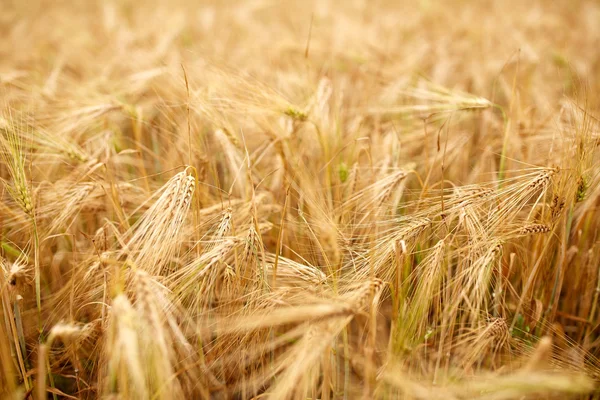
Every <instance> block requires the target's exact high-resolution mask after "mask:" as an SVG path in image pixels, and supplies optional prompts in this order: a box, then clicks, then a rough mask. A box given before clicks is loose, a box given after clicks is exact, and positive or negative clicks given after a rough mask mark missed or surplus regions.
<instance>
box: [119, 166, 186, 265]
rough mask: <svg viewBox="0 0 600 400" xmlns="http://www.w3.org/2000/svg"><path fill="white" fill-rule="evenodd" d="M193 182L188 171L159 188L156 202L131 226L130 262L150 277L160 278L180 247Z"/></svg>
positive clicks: (128, 245)
mask: <svg viewBox="0 0 600 400" xmlns="http://www.w3.org/2000/svg"><path fill="white" fill-rule="evenodd" d="M194 187H195V179H194V177H193V176H192V175H188V170H187V169H186V170H185V171H183V172H180V173H178V174H177V175H175V176H174V177H173V178H171V179H170V180H169V181H168V182H167V183H166V184H165V185H164V186H163V188H162V189H161V191H162V194H161V196H160V197H159V199H158V200H157V201H156V202H155V203H154V204H153V205H152V207H150V209H148V211H146V212H145V213H144V215H143V216H142V217H141V218H140V220H139V221H138V222H137V223H136V225H134V226H133V227H132V231H133V235H132V236H131V239H130V240H129V242H128V243H127V250H128V251H129V252H130V261H131V262H133V264H134V265H136V266H138V267H140V268H143V269H145V270H146V271H147V272H148V273H150V274H151V275H160V274H161V273H162V272H163V270H164V269H165V267H166V266H167V265H168V263H169V262H170V261H171V259H172V256H173V255H174V254H175V253H176V252H177V251H178V249H179V246H180V244H181V234H182V227H183V222H184V220H185V217H186V216H187V212H188V210H189V208H190V206H191V200H192V196H193V194H194Z"/></svg>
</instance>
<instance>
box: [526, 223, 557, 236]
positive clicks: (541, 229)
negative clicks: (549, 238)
mask: <svg viewBox="0 0 600 400" xmlns="http://www.w3.org/2000/svg"><path fill="white" fill-rule="evenodd" d="M546 232H550V227H549V226H548V225H543V224H532V225H526V226H524V227H522V228H521V229H520V230H519V234H521V235H530V234H537V233H546Z"/></svg>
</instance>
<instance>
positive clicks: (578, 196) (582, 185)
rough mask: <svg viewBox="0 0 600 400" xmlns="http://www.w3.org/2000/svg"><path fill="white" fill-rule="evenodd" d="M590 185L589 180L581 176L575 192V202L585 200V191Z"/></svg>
mask: <svg viewBox="0 0 600 400" xmlns="http://www.w3.org/2000/svg"><path fill="white" fill-rule="evenodd" d="M588 187H589V184H588V182H587V180H586V179H585V178H584V177H583V176H580V177H579V179H578V180H577V193H575V202H577V203H579V202H580V201H583V200H585V193H586V191H587V189H588Z"/></svg>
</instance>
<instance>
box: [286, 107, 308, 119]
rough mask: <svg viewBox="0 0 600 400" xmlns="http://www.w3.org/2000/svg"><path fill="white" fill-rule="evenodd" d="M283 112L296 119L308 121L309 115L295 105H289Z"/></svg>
mask: <svg viewBox="0 0 600 400" xmlns="http://www.w3.org/2000/svg"><path fill="white" fill-rule="evenodd" d="M283 113H284V114H285V115H287V116H288V117H290V118H292V119H294V120H296V121H306V120H307V119H308V115H307V114H306V113H305V112H304V111H300V110H299V109H297V108H295V107H289V108H287V109H286V110H285V111H284V112H283Z"/></svg>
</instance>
